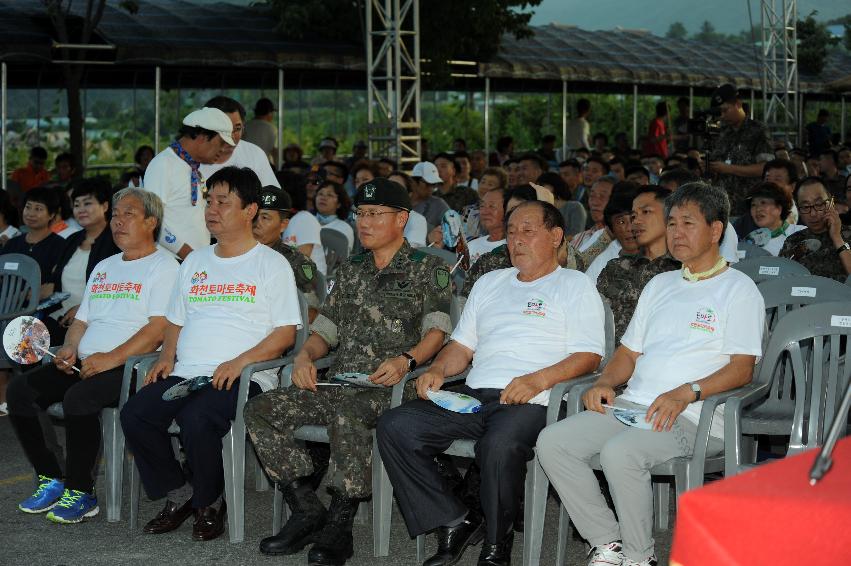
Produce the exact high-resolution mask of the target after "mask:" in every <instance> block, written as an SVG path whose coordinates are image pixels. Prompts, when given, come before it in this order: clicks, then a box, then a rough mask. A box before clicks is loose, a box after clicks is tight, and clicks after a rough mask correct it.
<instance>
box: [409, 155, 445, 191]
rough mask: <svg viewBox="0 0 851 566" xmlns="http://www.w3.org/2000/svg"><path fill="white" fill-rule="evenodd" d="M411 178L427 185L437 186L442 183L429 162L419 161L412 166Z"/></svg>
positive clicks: (435, 169) (432, 164) (435, 168)
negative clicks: (418, 179)
mask: <svg viewBox="0 0 851 566" xmlns="http://www.w3.org/2000/svg"><path fill="white" fill-rule="evenodd" d="M411 177H415V178H416V177H418V178H420V179H422V180H423V181H425V182H426V183H428V184H429V185H437V184H440V183H442V182H443V179H441V178H440V175H438V173H437V167H435V166H434V163H431V162H429V161H420V162H419V163H417V164H416V165H414V170H413V171H411Z"/></svg>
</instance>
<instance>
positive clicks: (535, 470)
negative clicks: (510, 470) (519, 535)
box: [523, 456, 550, 566]
mask: <svg viewBox="0 0 851 566" xmlns="http://www.w3.org/2000/svg"><path fill="white" fill-rule="evenodd" d="M549 486H550V482H549V480H548V479H547V476H546V474H545V473H544V470H543V468H541V466H540V464H539V463H538V458H537V456H536V457H534V458H532V459H531V460H530V461H529V463H528V464H527V465H526V495H525V497H526V504H525V506H524V509H523V514H524V520H523V566H537V565H538V564H539V563H540V561H541V543H542V541H543V538H544V515H545V514H546V511H547V493H548V491H549Z"/></svg>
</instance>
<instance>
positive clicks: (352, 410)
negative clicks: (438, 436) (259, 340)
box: [244, 382, 415, 498]
mask: <svg viewBox="0 0 851 566" xmlns="http://www.w3.org/2000/svg"><path fill="white" fill-rule="evenodd" d="M391 390H392V389H391V388H386V389H369V388H363V387H319V388H318V391H316V392H315V393H314V392H313V391H306V390H303V389H298V388H296V387H289V388H287V389H275V390H272V391H267V392H266V393H263V394H262V395H257V396H256V397H254V398H252V399H249V401H248V403H247V404H246V405H245V412H244V416H245V427H246V429H247V431H248V435H249V436H250V437H251V441H252V442H253V443H254V448H255V450H256V452H257V456H258V458H259V459H260V462H261V463H262V464H263V468H264V469H265V470H266V473H267V474H269V477H270V478H271V479H272V480H273V481H275V482H277V483H278V484H280V485H287V484H288V483H290V482H292V481H294V480H296V479H298V478H302V477H305V476H309V475H311V474H312V473H313V472H314V464H313V459H312V458H311V455H310V452H309V450H308V449H307V448H306V447H305V446H304V443H303V442H302V441H300V440H298V439H296V438H295V436H294V433H295V431H296V430H298V429H299V428H301V427H302V426H304V425H324V426H326V427H328V438H329V440H330V445H331V446H330V448H331V459H330V462H329V468H328V473H329V474H330V475H329V484H330V485H331V487H334V488H336V489H338V490H340V491H341V492H342V493H343V494H345V495H346V496H347V497H352V498H364V497H369V496H370V495H371V494H372V431H373V429H374V428H375V423H376V421H377V420H378V417H379V416H381V413H383V412H384V411H386V410H387V409H389V408H390V392H391ZM414 394H415V392H414V388H413V382H412V383H409V384H408V386H407V387H406V388H405V398H406V399H409V398H413V397H414Z"/></svg>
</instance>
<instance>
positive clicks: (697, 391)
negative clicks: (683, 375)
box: [689, 381, 700, 403]
mask: <svg viewBox="0 0 851 566" xmlns="http://www.w3.org/2000/svg"><path fill="white" fill-rule="evenodd" d="M689 387H691V390H692V391H694V394H695V398H694V401H692V402H693V403H697V402H698V401H700V384H699V383H697V382H695V381H693V382H691V383H689Z"/></svg>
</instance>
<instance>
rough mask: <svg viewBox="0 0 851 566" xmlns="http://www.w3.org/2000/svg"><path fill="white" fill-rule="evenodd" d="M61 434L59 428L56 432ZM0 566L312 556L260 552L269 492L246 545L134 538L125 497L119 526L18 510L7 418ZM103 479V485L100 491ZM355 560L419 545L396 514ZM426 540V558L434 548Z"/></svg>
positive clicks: (21, 494)
mask: <svg viewBox="0 0 851 566" xmlns="http://www.w3.org/2000/svg"><path fill="white" fill-rule="evenodd" d="M57 430H58V432H59V433H60V434H61V432H62V429H57ZM0 454H2V456H0V565H3V566H114V565H118V564H120V565H122V566H123V565H144V566H158V565H160V564H169V565H181V566H182V565H187V566H188V565H200V564H208V563H213V564H230V565H234V566H235V565H277V564H286V565H296V564H306V563H307V553H306V551H305V552H302V553H301V554H297V555H294V556H288V557H283V558H272V557H265V556H261V555H260V554H259V552H258V551H257V544H258V542H259V540H260V539H261V538H263V537H265V536H268V535H269V534H270V531H271V520H272V519H271V517H272V495H271V492H255V491H254V490H253V488H249V489H247V490H246V505H245V509H246V528H245V532H246V536H245V542H243V543H240V544H231V543H229V542H228V540H227V534H225V535H224V536H222V537H221V538H219V539H218V540H215V541H211V542H194V541H192V539H191V533H192V526H191V523H190V522H189V521H187V522H186V523H185V524H184V525H183V526H182V527H181V528H180V529H178V530H177V531H175V532H172V533H168V534H165V535H159V536H145V535H143V534H142V533H141V532H137V533H131V532H130V530H129V526H128V523H127V520H126V519H127V516H128V514H127V513H128V511H127V509H128V501H127V497H126V494H125V501H124V510H123V514H122V519H123V520H122V521H121V522H119V523H107V522H106V516H105V509H104V511H103V513H102V514H101V515H99V516H97V517H95V518H93V519H89V520H87V521H86V522H84V523H82V524H80V525H68V526H66V525H57V524H54V523H51V522H49V521H47V520H45V519H44V517H43V516H40V515H36V516H33V515H26V514H24V513H21V512H19V511H17V509H16V505H17V503H18V502H19V501H20V500H22V499H24V498H25V497H26V496H27V495H29V494H30V492H31V490H32V471H31V469H30V468H29V466H28V464H27V461H26V459H25V458H24V455H23V453H22V452H21V449H20V446H19V445H18V443H17V440H16V439H15V437H14V434H13V432H12V428H11V426H10V425H9V419H7V418H0ZM100 483H101V482H100V479H99V482H98V484H99V485H98V487H100ZM159 507H160V506H159V505H158V504H153V503H151V502H148V501H146V500H144V499H143V501H142V504H141V511H140V514H141V515H140V518H141V520H142V521H146V520H148V519H149V518H150V517H152V516H153V515H154V514H156V512H157V511H159ZM557 523H558V508H557V506H556V502H555V500H554V499H553V498H552V497H551V498H550V502H549V507H548V510H547V521H546V526H545V532H544V543H543V552H542V555H541V564H544V565H550V564H555V558H556V548H555V547H556V528H557ZM354 535H355V557H354V558H353V559H352V560H351V561H350V562H349V564H350V565H352V566H381V565H396V564H408V565H413V564H415V562H416V558H415V555H416V549H415V544H414V541H413V540H411V539H410V538H408V535H407V532H406V531H405V528H404V525H403V522H402V518H401V516H400V515H399V513H398V511H396V510H394V515H393V532H392V537H391V541H390V555H389V556H387V557H384V558H374V557H373V556H372V527H371V526H370V525H362V526H361V525H356V526H355V531H354ZM670 538H671V532H670V531H667V532H660V533H656V552H657V554H658V555H659V564H667V559H668V552H669V548H670ZM433 544H434V543H433V541H431V540H430V541H429V544H428V546H427V547H426V549H427V552H429V551H431V550H432V549H433ZM522 544H523V541H522V535H520V534H517V535H516V536H515V545H514V559H513V563H514V564H515V565H519V564H520V563H521V552H522ZM477 556H478V549H470V550H468V552H467V554H466V555H465V557H464V559H463V560H462V561H461V562H460V564H461V565H462V566H463V565H474V564H475V563H476V557H477ZM584 558H585V546H584V543H583V542H581V541H580V540H578V539H573V540H571V541H570V543H569V553H568V562H567V564H568V565H569V566H575V565H580V564H584V563H585V561H584Z"/></svg>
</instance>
